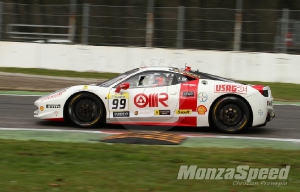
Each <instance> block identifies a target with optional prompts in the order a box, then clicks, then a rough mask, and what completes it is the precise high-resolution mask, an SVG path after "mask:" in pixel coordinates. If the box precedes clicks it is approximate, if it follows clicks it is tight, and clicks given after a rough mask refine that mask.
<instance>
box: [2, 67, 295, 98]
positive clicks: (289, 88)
mask: <svg viewBox="0 0 300 192" xmlns="http://www.w3.org/2000/svg"><path fill="white" fill-rule="evenodd" d="M0 71H3V72H9V73H25V74H33V75H49V76H64V77H81V78H98V79H108V78H112V77H115V76H117V75H118V73H97V72H75V71H64V70H49V69H36V68H13V67H0ZM241 82H244V83H249V84H263V85H269V86H270V87H271V90H272V95H273V97H274V98H275V100H277V101H300V96H299V95H300V84H292V83H274V82H258V81H241Z"/></svg>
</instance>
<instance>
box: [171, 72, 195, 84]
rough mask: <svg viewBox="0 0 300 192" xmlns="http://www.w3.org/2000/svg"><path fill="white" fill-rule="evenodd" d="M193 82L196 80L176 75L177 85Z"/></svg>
mask: <svg viewBox="0 0 300 192" xmlns="http://www.w3.org/2000/svg"><path fill="white" fill-rule="evenodd" d="M192 80H195V79H194V78H192V77H188V76H184V75H182V74H178V73H177V74H176V81H177V82H176V83H175V84H177V83H178V84H179V83H185V82H188V81H192Z"/></svg>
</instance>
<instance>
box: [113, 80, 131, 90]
mask: <svg viewBox="0 0 300 192" xmlns="http://www.w3.org/2000/svg"><path fill="white" fill-rule="evenodd" d="M129 87H130V84H129V83H128V82H124V83H121V84H120V85H119V86H118V87H117V88H116V90H115V92H116V93H120V91H121V89H124V90H126V89H128V88H129Z"/></svg>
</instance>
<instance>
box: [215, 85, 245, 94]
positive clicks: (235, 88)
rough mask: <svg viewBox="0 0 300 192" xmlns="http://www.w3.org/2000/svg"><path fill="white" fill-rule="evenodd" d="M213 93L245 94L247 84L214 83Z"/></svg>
mask: <svg viewBox="0 0 300 192" xmlns="http://www.w3.org/2000/svg"><path fill="white" fill-rule="evenodd" d="M215 93H238V94H247V85H215Z"/></svg>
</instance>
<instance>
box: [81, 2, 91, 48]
mask: <svg viewBox="0 0 300 192" xmlns="http://www.w3.org/2000/svg"><path fill="white" fill-rule="evenodd" d="M89 14H90V4H88V3H84V4H83V11H82V36H81V44H84V45H87V44H88V35H89Z"/></svg>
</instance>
